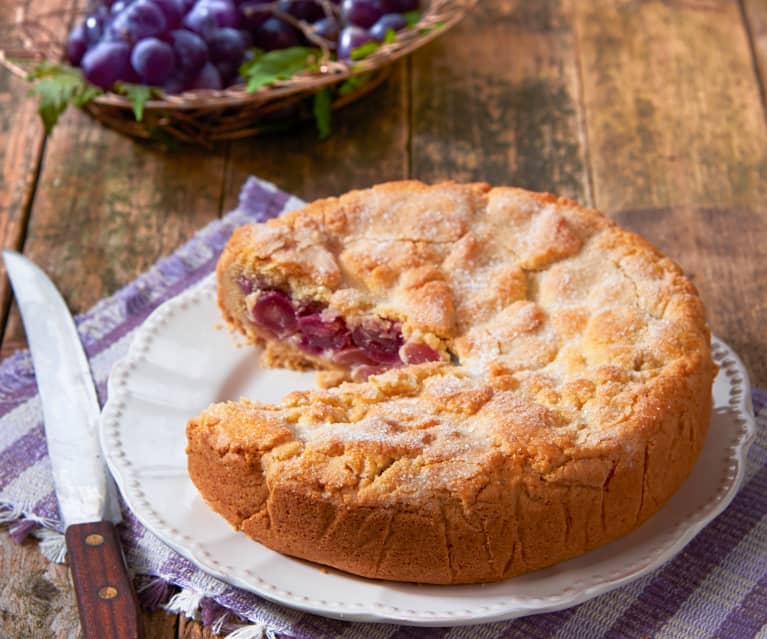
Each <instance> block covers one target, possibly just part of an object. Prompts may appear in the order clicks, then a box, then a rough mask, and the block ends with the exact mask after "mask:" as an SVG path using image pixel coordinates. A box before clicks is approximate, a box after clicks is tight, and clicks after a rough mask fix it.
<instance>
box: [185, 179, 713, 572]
mask: <svg viewBox="0 0 767 639" xmlns="http://www.w3.org/2000/svg"><path fill="white" fill-rule="evenodd" d="M218 282H219V306H220V308H221V311H222V313H223V316H224V318H225V320H226V321H227V322H228V324H229V325H230V326H231V327H232V328H233V329H234V330H236V331H237V332H239V333H241V334H242V335H243V336H245V338H246V339H247V341H249V342H250V343H252V344H255V345H258V346H261V347H263V348H264V352H263V357H264V361H265V363H266V364H267V365H271V366H286V367H291V368H315V369H317V370H320V371H323V379H324V382H325V385H326V386H327V387H326V388H324V389H317V390H309V391H302V392H295V393H291V394H289V395H288V396H286V397H285V398H284V399H283V400H282V402H281V403H280V404H266V403H261V402H258V401H257V400H258V398H254V400H253V401H251V400H241V401H240V402H227V403H222V404H215V405H212V406H210V407H209V408H207V409H206V410H205V411H203V413H202V414H201V415H199V416H198V417H196V418H194V419H192V420H191V421H190V422H189V424H188V427H187V439H188V446H187V454H188V462H189V472H190V475H191V478H192V480H193V481H194V483H195V485H196V486H197V488H198V490H199V491H200V493H201V495H202V496H203V498H204V499H205V501H206V502H207V503H208V504H209V505H210V507H211V508H213V509H214V510H215V511H216V512H218V513H220V514H221V515H222V516H223V517H225V518H226V519H227V520H228V521H229V522H230V523H231V524H232V525H233V526H234V527H235V528H236V529H238V530H241V531H243V532H244V533H246V534H247V535H249V536H251V537H252V538H253V539H255V540H257V541H258V542H260V543H262V544H264V545H266V546H268V547H269V548H272V549H274V550H276V551H279V552H281V553H285V554H287V555H292V556H295V557H301V558H303V559H308V560H311V561H315V562H318V563H320V564H325V565H328V566H333V567H336V568H339V569H342V570H345V571H348V572H351V573H354V574H357V575H363V576H365V577H373V578H379V579H390V580H397V581H411V582H423V583H434V584H457V583H477V582H486V581H495V580H500V579H505V578H507V577H510V576H513V575H519V574H522V573H525V572H529V571H532V570H536V569H539V568H542V567H544V566H549V565H551V564H554V563H556V562H559V561H562V560H565V559H568V558H571V557H575V556H577V555H580V554H582V553H584V552H586V551H588V550H590V549H592V548H595V547H597V546H600V545H602V544H605V543H607V542H609V541H611V540H614V539H616V538H618V537H620V536H622V535H624V534H626V533H628V532H629V531H631V530H633V529H635V528H636V527H637V526H639V525H640V524H641V523H642V522H643V521H645V520H646V519H647V518H648V517H650V516H651V515H652V514H653V513H655V512H656V511H657V510H658V509H659V508H660V507H661V506H662V505H663V504H664V503H665V502H666V501H667V500H668V499H669V497H670V496H671V495H672V494H673V493H674V492H675V491H676V490H677V489H678V488H679V486H680V485H681V483H682V482H683V481H684V479H685V478H686V477H687V475H688V474H689V472H690V470H691V468H692V466H693V464H694V463H695V460H696V458H697V456H698V454H699V452H700V450H701V448H702V447H703V443H704V439H705V437H706V432H707V429H708V424H709V419H710V414H711V385H712V381H713V377H714V374H715V366H714V364H713V362H712V359H711V353H710V349H709V337H710V336H709V331H708V328H707V326H706V319H705V311H704V308H703V304H702V302H701V300H700V297H699V296H698V294H697V292H696V290H695V288H694V286H693V285H692V284H691V283H690V281H689V280H688V279H687V278H686V277H685V276H684V274H683V273H682V271H681V269H680V268H679V267H678V266H677V265H676V264H674V263H673V262H672V261H671V260H670V259H668V258H667V257H664V256H663V255H662V254H661V253H660V252H659V251H658V250H657V249H655V248H653V247H652V246H651V245H650V244H649V243H648V242H646V241H645V240H643V239H641V238H640V237H638V236H637V235H635V234H633V233H630V232H628V231H626V230H624V229H622V228H620V227H619V226H617V225H616V224H614V223H613V222H611V221H610V220H609V219H607V218H605V217H604V216H602V215H601V214H600V213H598V212H597V211H593V210H589V209H584V208H581V207H579V206H578V205H576V204H575V203H574V202H571V201H569V200H565V199H561V198H559V199H558V198H556V197H554V196H551V195H548V194H540V193H531V192H528V191H524V190H521V189H515V188H491V187H490V186H489V185H487V184H454V183H443V184H437V185H434V186H428V185H425V184H422V183H420V182H413V181H406V182H392V183H388V184H382V185H379V186H376V187H373V188H371V189H368V190H362V191H354V192H351V193H348V194H346V195H344V196H342V197H340V198H330V199H325V200H321V201H317V202H315V203H313V204H311V205H309V206H307V207H305V208H303V209H301V210H298V211H294V212H291V213H288V214H285V215H283V216H282V217H280V218H278V219H275V220H271V221H269V222H267V223H264V224H252V225H249V226H245V227H243V228H240V229H238V230H237V231H236V232H235V233H234V234H233V236H232V238H231V239H230V241H229V243H228V244H227V246H226V249H225V250H224V253H223V254H222V256H221V259H220V261H219V264H218Z"/></svg>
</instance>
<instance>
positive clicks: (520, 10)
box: [411, 0, 591, 203]
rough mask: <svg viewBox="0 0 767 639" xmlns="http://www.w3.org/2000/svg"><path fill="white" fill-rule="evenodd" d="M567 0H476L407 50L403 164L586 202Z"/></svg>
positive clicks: (429, 174) (421, 173)
mask: <svg viewBox="0 0 767 639" xmlns="http://www.w3.org/2000/svg"><path fill="white" fill-rule="evenodd" d="M573 4H574V2H573V1H572V0H539V1H537V2H526V1H524V0H517V1H513V2H509V1H507V2H494V3H484V2H483V3H479V4H478V5H477V7H476V9H475V10H474V11H473V12H472V13H471V14H470V15H469V16H468V17H467V18H466V19H465V20H464V21H463V22H462V23H461V24H460V25H458V27H456V28H455V29H454V30H453V31H452V32H450V33H448V34H446V35H445V36H444V37H443V38H440V39H438V40H437V41H435V42H434V43H433V44H431V45H429V46H428V47H426V48H425V49H424V50H423V51H421V52H418V53H417V54H416V55H415V56H414V57H413V59H412V86H413V89H414V91H413V93H414V97H413V105H412V143H411V147H412V174H413V176H414V177H418V178H421V179H424V180H428V181H435V180H441V179H455V180H482V181H488V182H491V183H494V184H510V185H516V186H522V187H525V188H529V189H533V190H540V191H553V192H556V193H559V194H561V195H568V196H570V197H573V198H575V199H577V200H579V201H581V202H585V203H589V202H590V201H591V196H590V193H589V184H588V175H587V171H586V163H585V155H584V150H585V137H584V133H583V129H582V126H581V124H580V119H581V113H580V108H579V82H578V68H577V64H576V61H577V58H576V55H575V49H574V38H573V34H572V29H571V13H572V5H573Z"/></svg>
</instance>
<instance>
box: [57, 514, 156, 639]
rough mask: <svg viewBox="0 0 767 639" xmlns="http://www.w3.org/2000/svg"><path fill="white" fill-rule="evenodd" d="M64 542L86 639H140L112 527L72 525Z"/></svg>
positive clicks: (130, 586) (135, 602) (133, 598)
mask: <svg viewBox="0 0 767 639" xmlns="http://www.w3.org/2000/svg"><path fill="white" fill-rule="evenodd" d="M66 543H67V563H68V564H69V569H70V571H71V573H72V583H73V585H74V589H75V595H76V598H77V608H78V610H79V611H80V626H81V628H82V632H83V635H84V637H85V639H139V638H140V637H143V632H142V629H141V623H140V618H139V614H138V600H137V599H136V593H135V592H134V590H133V584H132V581H131V578H130V577H129V575H128V570H127V568H126V566H125V559H124V558H123V553H122V546H121V545H120V539H119V537H118V536H117V531H116V530H115V527H114V524H112V522H109V521H94V522H88V523H83V524H73V525H71V526H69V527H68V528H67V531H66Z"/></svg>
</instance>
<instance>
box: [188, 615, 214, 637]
mask: <svg viewBox="0 0 767 639" xmlns="http://www.w3.org/2000/svg"><path fill="white" fill-rule="evenodd" d="M219 636H220V635H216V634H213V633H212V632H211V630H210V629H209V628H203V626H202V624H200V623H198V622H197V621H193V620H192V619H187V618H186V617H184V616H183V615H179V623H178V639H216V638H217V637H219Z"/></svg>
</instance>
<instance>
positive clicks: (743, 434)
mask: <svg viewBox="0 0 767 639" xmlns="http://www.w3.org/2000/svg"><path fill="white" fill-rule="evenodd" d="M214 286H215V279H214V275H213V274H211V275H208V276H206V277H205V278H204V279H203V280H202V281H200V282H198V283H197V284H196V285H194V286H192V287H190V288H189V289H187V290H186V291H184V292H182V293H181V294H179V295H178V296H176V297H174V298H172V299H170V300H168V301H166V302H164V303H163V304H162V305H161V306H159V307H158V308H157V309H155V311H153V312H152V314H151V315H150V316H149V317H148V318H147V319H146V320H145V322H144V323H143V324H142V325H141V326H139V327H138V328H137V329H136V331H135V333H134V335H133V338H132V340H131V344H130V346H129V349H128V352H127V353H126V355H125V356H124V357H123V358H122V359H121V360H120V361H118V362H117V363H116V364H115V366H114V367H113V369H112V372H111V373H110V376H109V381H108V398H109V399H108V401H107V403H106V405H105V406H104V411H103V413H102V419H101V421H100V436H101V442H102V449H103V451H104V456H105V459H106V462H107V465H108V467H109V469H110V471H111V473H112V475H113V477H114V479H115V482H116V484H117V485H118V487H119V489H120V492H121V494H122V496H123V499H124V500H125V502H126V504H127V505H128V507H129V508H130V509H131V510H132V511H133V513H134V514H135V516H136V517H137V518H138V520H139V521H140V522H141V523H142V524H143V525H144V526H146V527H147V528H148V529H149V530H150V531H151V532H152V533H154V534H155V535H156V536H157V537H159V538H160V539H161V540H162V541H163V542H165V543H166V544H167V545H169V546H170V547H171V548H173V549H174V550H176V551H177V552H179V553H180V554H181V555H182V556H184V557H186V558H187V559H189V560H190V561H192V562H193V563H194V564H195V565H196V566H198V567H199V568H200V569H201V570H203V571H204V572H206V573H208V574H211V575H213V576H215V577H217V578H219V579H221V580H222V581H224V582H227V583H230V584H232V585H234V586H236V587H238V588H242V589H244V590H247V591H249V592H253V593H255V594H257V595H260V596H262V597H264V598H266V599H269V600H270V601H273V602H276V603H279V604H282V605H285V606H288V607H290V608H294V609H297V610H302V611H305V612H310V613H313V614H319V615H322V616H327V617H332V618H336V619H344V620H348V621H362V622H377V623H398V624H406V625H420V626H446V625H448V626H457V625H468V624H476V623H489V622H495V621H502V620H508V619H513V618H517V617H522V616H526V615H529V614H536V613H543V612H554V611H557V610H562V609H565V608H570V607H572V606H575V605H578V604H580V603H583V602H584V601H587V600H589V599H591V598H593V597H596V596H598V595H600V594H604V593H605V592H608V591H610V590H613V589H615V588H618V587H620V586H622V585H624V584H626V583H628V582H630V581H633V580H635V579H637V578H639V577H641V576H642V575H644V574H646V573H648V572H650V571H651V570H654V569H655V568H657V567H659V566H660V565H662V564H664V563H666V562H667V561H669V560H670V559H671V558H673V557H674V556H675V555H676V554H677V553H678V552H680V551H681V550H682V549H683V548H684V547H685V546H686V545H687V544H688V543H689V542H690V541H691V540H692V539H693V538H694V537H695V536H696V535H697V534H698V533H699V532H700V531H701V530H702V529H703V528H705V526H706V525H708V524H709V523H710V522H711V521H712V520H713V519H714V518H715V517H717V516H718V515H719V514H720V513H721V512H722V511H723V510H724V509H725V508H726V507H727V506H728V505H729V504H730V502H731V501H732V499H733V498H734V497H735V495H736V494H737V492H738V489H739V488H740V485H741V483H742V482H743V478H744V474H745V466H746V463H745V458H746V454H747V452H748V448H749V446H750V444H751V443H752V442H753V441H754V439H755V437H756V424H755V419H754V415H753V407H752V405H751V393H750V388H751V387H750V383H749V377H748V373H747V371H746V368H745V366H744V365H743V363H742V361H741V360H740V358H739V357H738V355H737V354H736V353H735V352H734V351H733V350H732V349H731V348H730V347H729V346H728V345H727V344H726V343H725V342H724V341H722V340H720V339H719V338H716V337H713V336H712V345H713V347H714V351H717V350H719V351H722V352H723V355H719V357H718V360H719V361H721V362H722V365H721V366H720V373H719V374H720V375H723V374H724V375H726V376H728V379H727V381H728V389H729V393H730V397H729V401H728V402H727V404H728V406H729V407H730V408H732V409H733V410H734V411H735V412H736V413H737V415H738V417H739V418H740V422H739V423H738V425H739V426H740V431H739V432H738V433H734V434H732V436H731V440H730V441H731V443H730V446H729V447H728V450H729V457H728V459H727V460H726V461H728V462H729V463H730V464H732V463H734V464H735V466H736V472H735V475H734V476H733V477H732V478H729V481H728V482H727V483H726V484H724V485H723V486H722V487H720V489H719V490H718V492H717V493H716V494H715V495H713V496H712V499H711V500H710V501H709V502H708V503H707V504H706V506H705V508H703V512H696V513H694V514H693V515H691V516H689V517H687V519H685V520H684V521H680V522H678V523H677V524H676V525H675V526H673V528H672V529H671V531H666V532H665V534H664V535H663V537H662V539H663V543H661V544H660V550H658V549H657V548H656V551H655V552H653V553H651V554H650V555H649V557H648V559H647V561H645V562H644V563H643V564H642V565H640V566H637V565H636V562H635V564H634V565H631V566H630V567H629V569H628V570H627V571H625V572H623V573H622V574H615V571H613V572H612V573H610V575H609V576H607V577H605V578H604V579H601V580H597V579H596V578H595V577H592V578H591V582H590V583H588V584H586V585H585V587H583V588H582V589H581V590H579V591H578V592H575V593H574V594H573V592H572V590H573V589H572V588H570V589H569V590H570V593H566V592H565V593H563V594H560V595H558V596H553V595H552V596H549V597H547V598H546V599H545V600H544V599H538V600H536V599H532V598H531V599H529V600H516V601H507V602H500V603H496V604H494V605H493V606H492V607H489V606H481V607H477V608H476V609H465V610H461V611H460V612H459V613H457V614H439V613H436V614H435V613H432V614H429V611H427V610H425V609H424V610H420V611H419V610H417V609H415V608H409V609H403V608H402V607H394V606H384V605H382V604H380V603H375V602H367V603H360V602H354V603H350V602H345V601H335V602H328V601H327V600H322V601H319V600H316V601H306V600H305V599H306V598H305V597H301V596H300V595H298V594H297V593H294V592H287V591H283V590H282V589H281V588H280V587H278V586H275V585H274V584H270V583H268V582H266V581H265V580H264V579H262V578H261V577H257V578H256V579H257V580H258V581H260V582H261V583H260V584H257V583H254V581H253V580H249V579H248V578H247V577H243V576H240V575H237V574H232V573H231V572H223V571H221V570H218V569H216V568H215V566H214V565H213V564H212V563H211V561H209V560H208V559H206V557H205V556H204V553H201V552H200V551H199V550H197V551H196V550H195V548H196V547H197V544H196V543H195V542H194V541H189V538H186V539H184V537H186V536H184V535H181V534H180V533H179V531H177V530H175V529H173V527H172V526H169V524H168V522H165V521H162V520H161V519H160V518H159V516H158V515H157V513H156V512H154V511H153V510H151V509H150V512H147V511H146V509H145V508H144V506H142V504H141V503H140V497H141V496H142V494H143V493H142V491H141V490H140V483H141V482H140V481H139V480H138V479H137V478H136V477H135V476H133V474H132V472H131V471H130V470H129V469H128V468H126V467H124V465H123V463H122V462H121V455H119V454H116V452H115V449H114V444H113V443H112V442H110V437H111V438H113V439H114V438H115V437H117V434H118V432H117V431H116V430H115V427H116V426H117V425H118V424H119V423H120V421H119V420H120V415H121V413H122V410H123V409H124V402H125V401H127V399H129V398H130V395H129V393H128V391H127V390H123V389H122V388H118V387H117V382H116V380H118V379H127V378H128V377H129V376H130V371H131V369H132V368H134V367H135V366H136V364H137V363H138V362H140V361H141V360H142V359H143V358H144V357H145V355H146V353H147V352H148V351H149V349H150V348H151V342H152V339H153V336H154V335H156V334H157V332H158V331H159V329H160V327H161V326H162V324H163V323H164V322H165V321H166V319H167V318H168V317H170V315H171V314H172V313H174V312H176V311H181V312H194V311H193V310H190V309H193V308H194V305H195V304H199V303H204V301H205V299H204V298H205V296H212V295H213V290H214ZM737 376H739V377H740V380H739V381H738V382H737V383H738V384H740V387H741V388H740V391H741V392H740V397H737V391H738V388H737V384H735V383H733V382H732V379H730V378H737ZM126 388H127V387H126ZM126 395H127V396H128V397H126ZM110 423H111V427H110ZM708 441H709V440H707V442H708ZM137 491H138V492H137ZM698 510H699V511H700V510H701V508H699V509H698ZM695 515H697V516H695ZM649 521H652V518H651V519H650V520H649ZM641 529H642V527H641V526H640V527H639V528H638V529H636V530H635V531H632V533H629V535H627V536H626V537H623V538H622V539H621V540H623V539H626V538H627V537H630V536H631V535H633V534H635V533H636V532H637V531H639V530H641ZM678 529H681V530H678ZM174 533H175V534H174ZM237 534H240V533H237V532H236V531H234V530H232V535H237ZM669 537H671V539H669ZM621 540H618V541H617V542H612V543H618V542H620V541H621ZM253 543H256V542H253ZM608 545H609V544H608ZM591 552H594V551H591ZM274 554H275V555H276V556H277V557H278V558H279V559H290V558H287V557H282V556H281V555H279V554H278V553H274ZM587 555H588V553H587ZM582 556H586V555H582ZM279 559H278V561H279ZM576 559H577V558H576ZM571 561H572V560H571ZM566 564H567V562H564V564H560V566H561V565H566ZM544 570H547V569H544ZM334 572H336V574H342V573H340V571H334ZM539 572H542V571H539ZM558 576H559V575H557V577H558ZM349 577H350V578H353V579H355V580H360V579H362V578H359V577H356V576H349ZM363 581H364V582H369V583H370V584H372V585H374V586H376V587H378V588H380V587H386V584H387V583H389V582H383V581H377V580H373V579H363ZM506 583H513V579H512V580H507V582H506ZM298 585H299V586H300V584H298ZM393 585H395V586H396V585H401V584H393ZM491 585H492V584H491ZM463 587H465V586H463ZM475 587H476V588H482V587H484V585H483V584H479V585H477V586H475ZM441 588H448V589H449V588H451V586H442V587H441ZM566 590H567V589H566ZM512 599H513V596H512Z"/></svg>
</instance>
